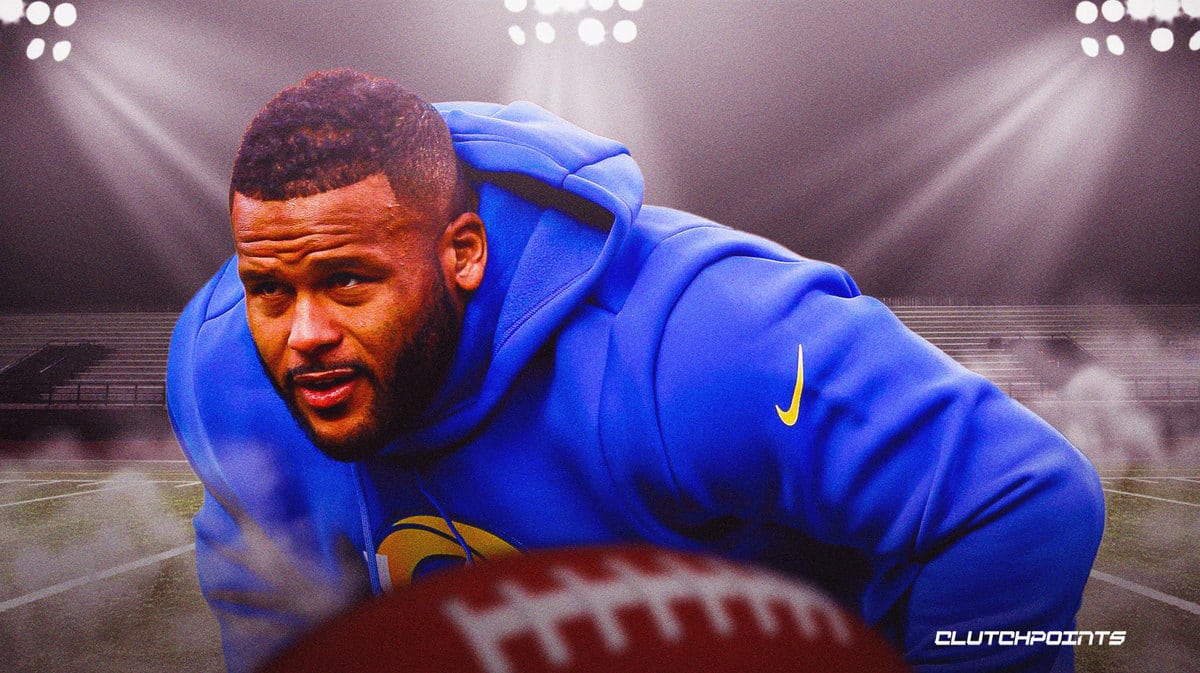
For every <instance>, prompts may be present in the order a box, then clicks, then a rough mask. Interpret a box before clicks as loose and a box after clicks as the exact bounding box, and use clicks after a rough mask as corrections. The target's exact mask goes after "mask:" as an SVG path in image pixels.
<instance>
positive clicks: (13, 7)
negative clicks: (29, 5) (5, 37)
mask: <svg viewBox="0 0 1200 673" xmlns="http://www.w3.org/2000/svg"><path fill="white" fill-rule="evenodd" d="M24 14H25V3H24V2H21V0H0V24H6V25H7V24H11V23H19V22H20V21H21V16H23V15H24Z"/></svg>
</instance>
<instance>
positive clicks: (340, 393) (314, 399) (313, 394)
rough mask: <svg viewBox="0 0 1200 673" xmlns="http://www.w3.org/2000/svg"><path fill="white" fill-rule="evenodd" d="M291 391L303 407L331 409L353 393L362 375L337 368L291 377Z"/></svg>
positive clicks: (346, 368)
mask: <svg viewBox="0 0 1200 673" xmlns="http://www.w3.org/2000/svg"><path fill="white" fill-rule="evenodd" d="M290 378H291V382H292V389H293V390H294V391H295V393H296V397H298V398H299V399H300V400H301V401H303V402H304V404H305V406H307V407H309V408H312V409H315V410H327V409H332V408H334V407H336V406H338V405H339V404H342V403H343V402H345V401H346V400H348V399H349V398H350V396H351V395H352V394H353V393H354V389H355V387H356V386H357V385H358V384H359V382H360V380H361V379H362V374H361V373H360V372H359V371H358V370H357V369H355V368H353V367H338V368H335V369H326V370H322V371H317V372H308V373H304V374H296V375H294V376H291V377H290Z"/></svg>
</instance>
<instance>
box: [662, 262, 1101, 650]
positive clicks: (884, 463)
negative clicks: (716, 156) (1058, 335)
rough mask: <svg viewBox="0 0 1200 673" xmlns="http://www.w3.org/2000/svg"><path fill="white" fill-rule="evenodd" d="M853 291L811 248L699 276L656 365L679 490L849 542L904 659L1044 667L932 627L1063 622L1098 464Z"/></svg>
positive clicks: (1097, 495)
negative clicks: (949, 642) (788, 257)
mask: <svg viewBox="0 0 1200 673" xmlns="http://www.w3.org/2000/svg"><path fill="white" fill-rule="evenodd" d="M856 295H857V289H856V288H855V287H854V285H853V282H852V281H851V280H850V279H849V278H848V277H847V276H845V274H844V272H841V271H840V270H839V269H836V267H832V266H829V265H825V264H820V263H816V262H810V261H790V262H789V261H780V260H766V259H761V258H756V257H730V258H727V259H724V260H722V261H720V262H718V263H716V264H714V265H712V266H710V267H708V268H707V269H705V270H704V271H702V272H700V273H699V275H697V276H696V277H695V279H694V280H693V281H692V282H691V283H690V285H689V286H688V288H687V290H686V291H685V292H684V293H683V294H682V296H681V298H680V299H679V301H678V302H677V304H676V305H675V307H674V309H673V311H672V313H671V316H670V319H669V320H668V322H667V324H666V326H665V329H664V332H663V335H662V342H661V348H660V351H659V356H658V362H657V366H656V379H655V380H656V384H657V391H656V394H657V400H658V404H659V409H658V418H659V423H660V425H661V431H662V443H663V447H664V451H665V453H666V456H665V458H666V461H667V462H668V464H669V465H670V470H671V479H672V482H673V485H674V488H675V489H676V492H677V494H678V497H679V499H680V502H682V503H686V504H687V506H689V507H693V508H700V509H703V510H705V511H709V512H711V513H712V515H713V516H733V517H736V518H737V519H738V520H741V521H755V520H759V521H761V520H763V519H767V520H770V521H774V522H778V523H781V524H783V525H786V526H788V527H791V528H793V529H795V530H797V531H799V532H800V533H801V534H803V535H804V536H808V537H810V538H813V539H815V540H817V541H819V542H821V543H824V544H826V545H833V546H836V547H844V548H850V549H853V550H858V551H859V552H861V553H862V554H863V555H864V556H865V558H866V559H867V561H868V562H869V564H870V568H871V571H870V572H871V576H872V577H871V579H870V581H869V583H868V584H867V586H866V587H865V592H864V593H863V595H862V604H861V608H862V611H863V613H864V616H865V617H866V618H867V619H868V621H870V622H872V623H876V624H879V625H880V626H881V627H883V628H884V629H885V630H891V631H893V632H894V635H895V636H896V637H897V639H898V644H899V645H900V646H901V648H902V650H903V651H904V653H905V656H906V658H907V659H908V660H909V661H910V662H911V663H913V664H914V665H916V666H917V668H918V670H938V671H951V670H954V671H1000V670H1023V671H1036V670H1049V669H1050V668H1051V666H1052V665H1053V663H1054V660H1055V658H1056V656H1057V655H1058V652H1057V649H1058V648H1050V647H1045V646H1015V647H1002V646H999V645H998V644H993V645H992V646H987V645H984V646H980V647H946V646H939V645H938V644H937V643H936V642H935V639H936V635H937V632H938V631H957V632H958V633H959V634H960V636H962V635H965V632H967V631H981V630H1015V631H1025V630H1051V629H1070V628H1071V625H1072V624H1073V619H1074V614H1075V612H1076V611H1077V609H1078V607H1079V603H1080V599H1081V595H1082V590H1083V586H1084V583H1085V582H1086V580H1087V576H1088V571H1089V569H1090V567H1091V564H1092V561H1093V559H1094V556H1095V553H1096V549H1097V547H1098V545H1099V540H1100V535H1101V531H1102V529H1103V496H1102V492H1101V490H1100V485H1099V481H1098V478H1097V475H1096V473H1095V470H1094V469H1093V468H1092V466H1091V465H1090V463H1088V461H1087V460H1086V459H1085V458H1084V457H1083V456H1082V455H1081V454H1080V453H1079V452H1078V451H1077V450H1076V449H1075V448H1074V447H1072V446H1071V445H1070V444H1069V443H1068V442H1067V441H1066V440H1065V439H1064V438H1063V437H1062V436H1061V435H1060V434H1059V433H1057V432H1056V431H1054V430H1053V429H1052V428H1051V427H1050V426H1049V425H1047V424H1046V423H1045V422H1043V421H1042V420H1041V419H1039V418H1038V417H1037V416H1035V415H1034V414H1033V413H1031V412H1029V411H1028V410H1027V409H1025V408H1024V407H1022V406H1021V405H1019V404H1017V403H1016V402H1014V401H1012V400H1011V399H1009V398H1008V397H1007V396H1005V395H1004V394H1003V393H1002V392H1000V391H999V390H998V389H997V388H996V387H995V386H993V385H992V384H990V383H989V382H987V381H986V380H984V379H983V378H982V377H979V376H977V375H975V374H972V373H970V372H968V371H967V370H965V369H964V368H962V367H961V366H959V365H958V364H957V363H955V362H953V361H952V360H951V359H950V358H949V357H947V356H946V355H944V354H943V353H941V352H940V351H938V350H936V349H935V348H933V347H932V346H930V345H929V344H928V343H926V342H925V341H923V340H922V339H920V338H919V337H917V336H916V335H914V334H912V333H911V332H910V331H909V330H907V329H906V328H905V327H904V326H903V325H902V324H901V323H900V322H899V320H898V319H896V318H895V316H894V315H892V314H891V312H890V311H888V310H887V308H886V307H884V306H883V305H882V304H880V303H879V302H877V301H875V300H873V299H870V298H866V297H859V296H856ZM801 363H802V365H801ZM798 369H799V375H798ZM803 552H804V550H797V553H803Z"/></svg>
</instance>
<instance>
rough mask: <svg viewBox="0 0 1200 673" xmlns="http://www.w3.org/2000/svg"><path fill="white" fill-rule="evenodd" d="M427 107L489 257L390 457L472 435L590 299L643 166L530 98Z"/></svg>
mask: <svg viewBox="0 0 1200 673" xmlns="http://www.w3.org/2000/svg"><path fill="white" fill-rule="evenodd" d="M435 107H436V108H437V109H438V111H439V112H441V113H442V115H443V117H444V118H445V120H446V124H447V125H448V126H449V128H450V133H451V136H452V138H453V140H454V147H455V150H456V151H457V152H458V155H459V157H460V158H461V159H462V160H463V161H464V163H466V164H467V166H468V167H469V170H470V172H471V174H472V177H473V180H474V181H475V182H476V188H477V189H478V191H479V196H480V204H479V211H480V215H481V216H482V217H483V220H484V225H485V227H486V230H487V237H488V247H489V259H488V265H487V269H486V270H485V272H484V281H483V285H482V286H481V287H480V289H479V290H478V291H476V293H475V294H474V295H473V296H472V298H471V300H470V301H469V302H468V305H467V315H466V316H465V318H464V323H463V333H462V335H461V337H460V342H459V349H458V354H457V356H456V361H455V363H454V365H453V366H452V368H451V371H450V373H449V375H448V379H447V381H446V382H445V384H444V385H443V387H442V392H441V394H439V396H438V398H437V399H436V400H435V401H434V403H433V405H432V406H431V408H430V409H429V411H428V413H427V414H426V419H425V422H423V423H422V427H421V429H419V430H417V431H415V432H413V433H411V434H407V435H403V436H401V437H399V438H397V439H396V440H395V441H394V442H392V443H391V444H389V445H388V447H387V448H386V449H385V453H386V454H388V455H405V456H416V455H421V454H428V453H435V452H438V451H440V450H442V449H443V448H445V447H447V446H448V445H452V444H454V443H455V442H457V441H459V440H461V439H462V438H464V437H465V436H466V435H467V434H469V433H470V432H471V430H473V429H474V428H475V427H476V426H477V425H478V424H479V423H480V422H481V421H482V420H483V419H484V418H485V417H486V416H487V414H488V412H489V411H491V409H492V408H493V407H494V406H495V405H496V403H497V402H498V401H499V400H500V398H501V396H502V395H503V394H504V392H505V391H506V390H507V389H508V386H509V385H510V383H511V382H512V380H513V378H514V377H515V376H516V374H517V373H518V372H519V371H520V369H521V368H522V367H523V366H524V365H525V364H526V363H527V362H528V361H529V358H530V357H531V356H532V355H533V354H534V353H535V352H536V351H537V350H538V349H539V348H540V347H541V346H542V345H543V344H544V343H545V342H546V340H547V339H548V338H549V337H550V336H551V335H552V334H553V332H554V330H555V329H557V328H558V327H559V326H560V325H561V324H562V322H563V320H564V319H565V318H566V317H567V316H568V315H569V314H570V313H571V312H572V311H573V310H574V309H575V308H576V307H577V306H578V305H579V303H580V302H581V301H582V300H583V299H584V297H586V296H587V294H588V291H589V289H590V288H591V287H592V286H593V284H594V283H595V281H596V280H597V279H598V278H599V277H600V276H601V274H602V273H603V271H604V269H605V268H606V266H607V262H608V260H609V259H610V258H611V257H612V255H613V254H614V253H615V251H616V250H617V249H618V247H619V246H620V244H621V242H622V240H623V239H624V237H625V234H626V232H628V230H629V226H630V224H631V222H632V221H633V219H634V218H635V217H636V216H637V213H638V211H639V210H640V209H641V205H642V193H643V182H642V174H641V171H640V170H639V169H638V167H637V164H635V163H634V161H633V159H632V158H631V157H630V156H629V152H628V150H626V149H625V147H624V146H623V145H621V144H619V143H617V142H614V141H612V140H609V139H607V138H602V137H600V136H597V135H594V134H591V133H588V132H586V131H584V130H582V129H580V128H578V127H576V126H574V125H572V124H570V123H568V122H566V121H564V120H562V119H560V118H558V117H556V116H554V115H552V114H550V113H549V112H547V111H546V110H544V109H542V108H540V107H538V106H536V105H533V104H532V103H525V102H520V103H514V104H512V105H508V106H500V105H493V104H485V103H442V104H439V105H437V106H435Z"/></svg>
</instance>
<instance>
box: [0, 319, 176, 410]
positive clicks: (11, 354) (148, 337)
mask: <svg viewBox="0 0 1200 673" xmlns="http://www.w3.org/2000/svg"><path fill="white" fill-rule="evenodd" d="M176 317H177V315H176V314H175V313H61V314H22V315H7V316H0V409H3V408H34V407H36V408H57V409H61V408H80V409H84V408H112V407H122V406H126V407H162V406H163V405H164V404H165V399H166V398H165V387H164V382H165V380H166V369H167V346H168V345H169V343H170V339H171V329H172V327H173V326H174V324H175V318H176ZM31 365H32V366H31ZM47 367H49V369H46V368H47Z"/></svg>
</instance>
